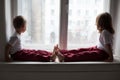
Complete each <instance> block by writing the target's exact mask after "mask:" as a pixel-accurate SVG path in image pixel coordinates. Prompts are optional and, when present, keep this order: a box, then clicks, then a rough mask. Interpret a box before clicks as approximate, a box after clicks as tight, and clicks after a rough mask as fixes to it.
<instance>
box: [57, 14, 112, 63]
mask: <svg viewBox="0 0 120 80" xmlns="http://www.w3.org/2000/svg"><path fill="white" fill-rule="evenodd" d="M96 26H97V30H98V31H99V33H100V36H99V44H98V45H97V46H95V47H90V48H80V49H77V50H60V49H59V48H58V46H56V47H55V52H56V55H57V56H58V58H59V61H65V62H71V61H110V62H111V61H113V50H112V46H113V34H114V29H113V25H112V18H111V15H110V14H109V13H107V12H105V13H102V14H100V15H98V16H97V18H96Z"/></svg>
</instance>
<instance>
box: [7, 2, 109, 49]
mask: <svg viewBox="0 0 120 80" xmlns="http://www.w3.org/2000/svg"><path fill="white" fill-rule="evenodd" d="M17 3H18V0H11V1H10V4H11V5H10V8H11V12H10V13H11V16H10V19H11V23H12V19H13V18H14V16H16V15H17V12H18V10H17V8H18V4H17ZM104 9H105V11H106V12H110V0H105V8H104ZM68 11H69V0H60V27H59V28H60V29H59V30H60V31H59V43H58V45H59V47H60V49H67V40H68ZM11 23H10V25H12V24H11ZM13 32H14V29H13V28H12V27H11V34H13ZM11 34H9V36H10V35H11ZM63 35H64V36H63Z"/></svg>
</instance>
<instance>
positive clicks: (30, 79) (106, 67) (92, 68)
mask: <svg viewBox="0 0 120 80" xmlns="http://www.w3.org/2000/svg"><path fill="white" fill-rule="evenodd" d="M8 66H9V67H8ZM119 74H120V64H119V63H114V62H113V63H107V62H94V63H93V62H76V63H59V64H58V63H50V62H49V63H47V62H46V63H40V62H17V63H16V62H12V63H4V62H3V63H0V80H120V77H119Z"/></svg>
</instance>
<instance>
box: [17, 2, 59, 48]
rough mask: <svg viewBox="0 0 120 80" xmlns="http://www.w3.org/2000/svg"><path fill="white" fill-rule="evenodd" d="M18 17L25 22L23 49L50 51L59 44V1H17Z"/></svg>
mask: <svg viewBox="0 0 120 80" xmlns="http://www.w3.org/2000/svg"><path fill="white" fill-rule="evenodd" d="M18 15H23V16H24V17H25V18H26V20H27V31H26V32H25V33H24V34H23V36H22V44H23V48H29V49H30V48H32V49H43V50H51V49H53V46H54V44H56V43H58V42H59V17H60V0H18ZM53 15H54V16H53Z"/></svg>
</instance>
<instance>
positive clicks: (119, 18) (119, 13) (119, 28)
mask: <svg viewBox="0 0 120 80" xmlns="http://www.w3.org/2000/svg"><path fill="white" fill-rule="evenodd" d="M110 12H111V14H112V18H113V27H114V29H115V42H114V44H115V45H114V52H115V55H116V56H118V57H120V38H119V35H120V0H111V8H110Z"/></svg>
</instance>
